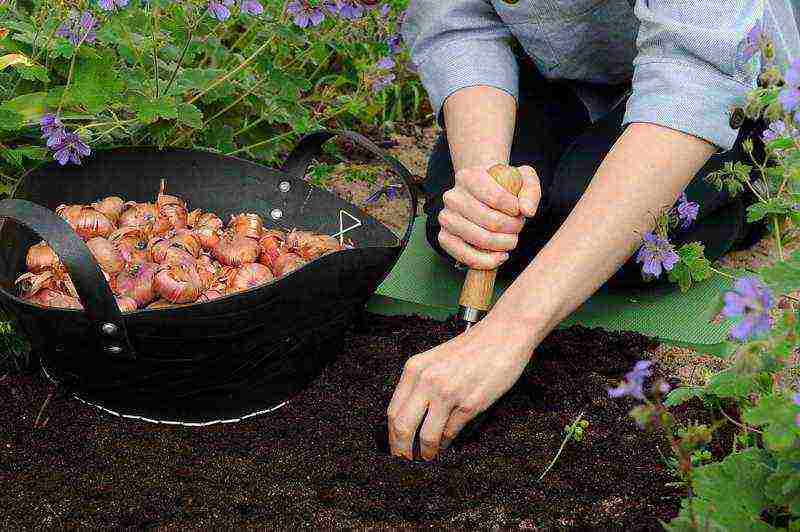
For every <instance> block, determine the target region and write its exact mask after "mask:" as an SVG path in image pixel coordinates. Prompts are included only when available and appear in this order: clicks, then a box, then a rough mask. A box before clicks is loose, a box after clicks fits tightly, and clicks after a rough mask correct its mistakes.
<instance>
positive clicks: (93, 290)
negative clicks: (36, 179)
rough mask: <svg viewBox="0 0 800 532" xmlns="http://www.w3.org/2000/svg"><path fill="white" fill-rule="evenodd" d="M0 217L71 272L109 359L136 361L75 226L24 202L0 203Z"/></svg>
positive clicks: (113, 301) (110, 295) (119, 315)
mask: <svg viewBox="0 0 800 532" xmlns="http://www.w3.org/2000/svg"><path fill="white" fill-rule="evenodd" d="M0 218H8V219H9V220H14V221H15V222H17V223H19V224H22V225H24V226H25V227H27V228H28V229H30V230H31V231H33V232H34V233H36V234H37V235H38V236H39V237H40V238H42V239H43V240H45V241H47V244H48V245H49V246H50V248H51V249H52V250H53V251H54V252H55V254H56V255H57V256H58V258H59V259H60V260H61V262H62V263H63V264H64V266H66V268H67V271H69V274H70V277H71V279H72V282H73V284H74V285H75V289H76V290H77V292H78V296H79V297H80V300H81V303H82V304H83V307H84V310H85V312H86V315H87V316H88V317H89V320H90V321H91V322H92V329H93V333H94V334H95V335H96V337H97V338H98V339H99V340H100V345H101V346H102V347H103V351H104V352H105V353H106V354H107V355H108V356H110V357H114V358H122V359H129V360H132V359H135V358H136V354H135V352H134V350H133V347H132V346H131V344H130V340H129V338H128V332H127V329H126V327H125V322H124V320H123V319H122V313H121V312H120V310H119V307H118V306H117V301H116V299H115V298H114V294H113V292H111V288H110V287H109V286H108V283H107V282H106V280H105V277H103V273H102V270H101V269H100V266H98V265H97V262H96V261H95V259H94V256H93V255H92V253H91V252H90V251H89V248H88V247H86V244H85V243H84V242H83V240H81V238H80V237H79V236H78V235H77V234H76V233H75V231H73V230H72V227H70V225H69V224H68V223H67V222H66V221H64V220H63V219H61V218H60V217H58V216H56V215H55V214H53V212H51V211H50V210H48V209H45V208H44V207H42V206H41V205H37V204H36V203H32V202H30V201H26V200H21V199H5V200H2V201H0Z"/></svg>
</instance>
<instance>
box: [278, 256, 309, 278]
mask: <svg viewBox="0 0 800 532" xmlns="http://www.w3.org/2000/svg"><path fill="white" fill-rule="evenodd" d="M305 263H306V261H305V260H304V259H303V257H301V256H300V255H297V254H295V253H284V254H283V255H280V256H279V257H278V258H277V259H275V262H274V264H273V267H272V271H273V272H274V273H275V276H276V277H281V276H283V275H287V274H290V273H292V272H293V271H295V270H297V269H299V268H301V267H302V266H303V265H304V264H305Z"/></svg>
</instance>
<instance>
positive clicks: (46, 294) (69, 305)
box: [25, 288, 83, 310]
mask: <svg viewBox="0 0 800 532" xmlns="http://www.w3.org/2000/svg"><path fill="white" fill-rule="evenodd" d="M25 301H27V302H28V303H34V304H36V305H40V306H42V307H53V308H64V309H75V310H80V309H83V305H81V302H80V301H79V300H78V299H77V298H74V297H71V296H68V295H67V294H64V293H63V292H58V291H56V290H52V289H50V288H43V289H42V290H39V291H38V292H36V293H35V294H32V295H30V296H28V297H26V298H25Z"/></svg>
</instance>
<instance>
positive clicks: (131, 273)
mask: <svg viewBox="0 0 800 532" xmlns="http://www.w3.org/2000/svg"><path fill="white" fill-rule="evenodd" d="M159 268H160V266H159V265H158V264H153V263H151V262H145V263H143V264H136V265H133V266H130V267H128V268H126V269H125V270H123V271H121V272H120V273H119V274H117V275H116V277H112V278H111V289H112V290H113V291H114V293H115V294H117V295H119V296H128V297H131V298H133V299H134V300H135V301H136V305H137V307H138V308H142V307H145V306H147V305H148V304H150V303H151V302H152V301H154V300H155V299H156V291H155V286H154V283H155V276H156V273H157V272H158V270H159Z"/></svg>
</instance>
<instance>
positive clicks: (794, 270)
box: [758, 251, 800, 295]
mask: <svg viewBox="0 0 800 532" xmlns="http://www.w3.org/2000/svg"><path fill="white" fill-rule="evenodd" d="M758 275H759V277H761V279H762V280H763V281H764V283H765V284H766V285H767V286H769V288H770V289H771V290H772V291H773V292H774V294H775V295H783V294H788V293H790V292H794V291H795V290H798V289H800V251H795V252H793V253H792V254H791V255H790V256H788V257H786V260H784V261H779V262H776V263H775V264H773V265H771V266H766V267H763V268H760V269H759V270H758Z"/></svg>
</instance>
